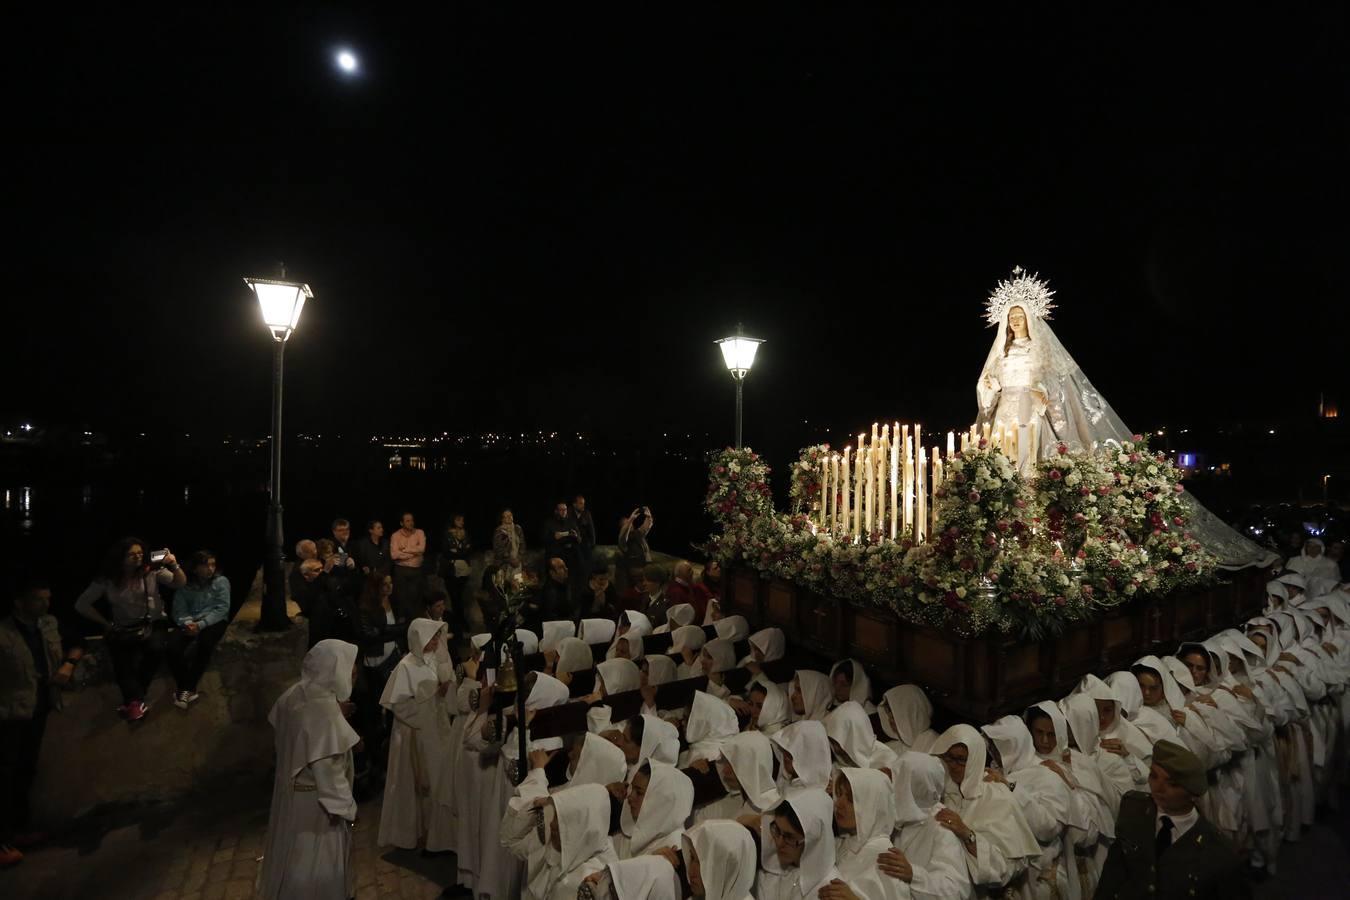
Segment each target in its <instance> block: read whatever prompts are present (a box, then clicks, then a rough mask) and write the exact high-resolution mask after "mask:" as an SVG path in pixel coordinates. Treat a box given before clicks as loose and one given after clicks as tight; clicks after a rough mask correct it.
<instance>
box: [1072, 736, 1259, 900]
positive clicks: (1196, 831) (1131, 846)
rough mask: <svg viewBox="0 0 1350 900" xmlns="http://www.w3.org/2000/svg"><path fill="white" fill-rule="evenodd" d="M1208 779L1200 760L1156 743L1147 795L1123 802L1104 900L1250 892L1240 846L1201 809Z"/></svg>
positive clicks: (1214, 898)
mask: <svg viewBox="0 0 1350 900" xmlns="http://www.w3.org/2000/svg"><path fill="white" fill-rule="evenodd" d="M1208 787H1209V782H1208V780H1207V778H1206V776H1205V766H1204V764H1203V763H1202V762H1200V759H1199V758H1198V757H1197V756H1196V755H1195V754H1194V753H1192V752H1191V751H1190V750H1187V749H1186V748H1185V747H1183V746H1181V745H1180V744H1177V743H1174V742H1172V741H1168V740H1162V741H1158V742H1157V743H1156V744H1154V745H1153V766H1152V768H1151V769H1150V770H1149V775H1148V793H1144V792H1143V791H1130V792H1129V793H1127V794H1126V795H1125V796H1124V797H1123V798H1121V801H1120V815H1119V816H1118V817H1117V819H1116V841H1115V843H1114V844H1112V845H1111V852H1110V855H1108V856H1107V857H1106V865H1105V866H1104V867H1103V868H1102V875H1101V880H1100V881H1099V882H1098V884H1097V893H1096V895H1095V896H1096V897H1097V898H1099V900H1132V898H1139V900H1145V898H1149V900H1191V898H1200V900H1204V898H1210V900H1232V898H1249V897H1251V886H1250V885H1249V884H1248V883H1247V880H1246V878H1245V876H1244V874H1243V870H1244V869H1245V868H1246V867H1245V866H1243V865H1242V864H1241V861H1240V860H1239V858H1238V855H1237V851H1236V850H1234V849H1233V845H1232V844H1230V843H1229V842H1228V839H1227V838H1225V837H1224V836H1223V835H1222V834H1221V833H1220V832H1219V829H1217V828H1215V827H1214V825H1213V824H1211V823H1210V821H1209V820H1208V819H1206V818H1205V817H1204V816H1203V815H1201V814H1200V810H1199V809H1198V808H1197V807H1196V805H1195V804H1196V801H1197V800H1198V799H1199V798H1200V797H1201V796H1202V795H1203V794H1204V793H1205V791H1206V789H1207V788H1208Z"/></svg>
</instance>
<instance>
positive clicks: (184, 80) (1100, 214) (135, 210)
mask: <svg viewBox="0 0 1350 900" xmlns="http://www.w3.org/2000/svg"><path fill="white" fill-rule="evenodd" d="M456 6H457V8H456V10H455V11H454V12H452V13H450V14H443V13H442V14H437V15H443V17H442V18H432V17H429V16H431V14H430V13H427V12H425V11H423V10H421V9H420V8H419V9H418V10H417V11H416V12H407V13H393V12H385V11H383V10H381V11H380V12H379V13H378V14H376V13H375V12H373V11H370V10H368V11H367V12H365V13H362V14H359V15H358V14H350V15H348V14H342V13H339V12H335V11H334V10H333V9H332V8H331V5H328V6H327V7H326V8H325V9H323V10H310V11H305V12H293V13H287V12H283V11H281V10H280V9H279V8H278V9H276V10H271V9H269V10H266V11H264V10H262V9H261V8H260V9H259V10H257V11H255V12H253V13H240V12H237V11H232V10H229V9H227V8H224V7H221V8H218V9H210V10H204V11H200V12H190V11H183V10H176V11H173V12H162V13H160V14H158V15H156V16H154V17H146V18H138V17H137V16H136V14H135V13H132V12H129V11H126V10H122V9H119V10H117V11H116V12H115V13H108V14H100V15H91V14H86V13H68V14H65V15H64V16H63V18H62V19H61V20H60V21H59V22H52V23H49V24H46V25H42V24H37V23H35V24H33V25H32V26H31V27H32V30H31V32H29V33H27V34H26V35H25V36H24V38H23V40H21V41H20V40H16V41H13V42H12V43H15V44H19V45H21V46H20V47H19V48H18V49H17V50H16V49H15V48H10V51H9V52H10V53H11V54H12V55H13V54H14V53H17V54H19V58H18V59H17V61H16V62H15V67H14V68H13V69H12V71H15V72H17V73H19V74H18V75H17V76H15V78H14V80H12V81H11V97H13V98H16V100H17V106H16V107H14V108H13V109H12V111H11V114H10V117H9V118H10V124H11V128H10V129H7V130H8V133H9V137H8V139H7V140H6V144H8V149H9V151H10V152H9V153H8V154H6V155H7V156H8V157H9V158H10V163H9V164H8V169H9V171H8V175H9V177H8V179H7V180H8V182H9V184H8V189H7V191H6V193H7V194H8V202H7V204H6V206H7V208H8V211H9V215H8V216H7V218H8V219H9V222H10V237H9V238H8V246H9V250H10V253H11V260H10V264H9V266H8V267H7V268H8V269H9V271H8V273H7V276H8V278H7V280H8V282H9V284H8V293H9V302H7V303H6V304H5V307H6V317H7V321H6V337H7V339H6V341H5V345H4V350H3V353H0V366H3V369H0V373H3V376H4V379H5V384H6V385H7V388H6V390H5V391H4V392H3V395H2V396H0V416H4V417H5V418H6V419H7V420H12V419H13V418H14V417H19V416H23V417H31V418H33V419H37V420H40V421H44V422H71V423H74V422H82V423H87V424H89V425H93V426H97V427H100V428H108V429H117V428H134V427H135V426H137V425H140V426H150V427H163V428H170V427H172V428H175V429H176V428H178V427H179V426H180V425H181V426H183V427H184V430H187V429H203V428H218V429H220V430H222V431H226V430H233V431H236V432H252V433H260V434H265V433H266V431H267V428H268V410H269V404H270V390H269V383H270V377H271V373H270V366H269V354H270V341H269V338H268V336H267V335H266V333H265V332H264V330H263V329H262V326H261V323H260V321H259V319H258V315H257V311H256V304H255V303H254V301H253V300H252V299H251V295H250V294H249V293H248V291H247V289H246V288H245V287H244V285H243V284H242V281H241V280H240V279H241V276H243V275H245V274H249V273H257V274H261V275H269V274H273V273H274V269H273V267H274V265H275V263H276V261H278V260H284V261H285V263H286V265H287V269H288V272H289V274H290V275H291V276H292V277H294V278H297V279H302V280H305V281H308V282H309V283H310V284H311V285H312V286H313V288H314V291H315V294H316V299H315V300H314V301H313V303H312V304H311V305H309V306H307V307H306V309H305V313H304V318H303V320H302V322H301V324H300V328H299V330H298V331H297V333H296V335H295V337H294V338H293V339H292V341H291V344H290V345H289V348H288V351H287V359H288V366H287V379H288V395H287V403H288V407H287V408H288V416H289V418H288V423H289V427H294V428H295V429H298V430H311V431H323V430H344V429H346V430H350V431H375V430H382V429H397V428H435V429H436V430H441V429H449V430H452V431H454V430H467V429H487V428H515V427H543V428H558V429H578V430H588V431H590V430H595V431H600V432H608V433H615V434H624V433H632V432H638V431H652V430H662V429H664V428H667V427H670V428H675V429H679V430H686V429H692V430H712V431H717V430H718V429H720V430H721V432H722V433H724V434H725V436H727V437H729V431H730V424H731V408H732V397H733V394H732V384H731V379H730V378H729V376H728V375H727V373H726V371H725V369H724V368H723V367H722V363H721V360H720V356H719V354H718V353H717V350H716V348H715V347H714V346H713V344H712V341H713V340H714V339H715V338H717V337H720V336H722V335H723V334H724V333H726V332H727V331H728V330H729V329H734V326H735V324H736V322H737V321H738V320H740V321H743V322H744V323H745V327H746V330H747V332H749V333H752V334H755V335H757V336H760V337H764V338H767V339H768V343H767V344H766V345H765V346H764V348H763V350H762V356H761V358H760V360H759V362H758V364H757V367H756V369H755V370H754V372H753V373H752V375H751V376H750V379H749V381H748V382H747V387H746V402H747V419H746V433H747V441H749V442H753V441H754V439H755V436H756V432H757V431H758V432H759V433H760V434H763V433H764V432H765V431H766V430H769V429H774V428H780V427H782V426H783V423H785V422H787V421H788V420H792V421H796V420H804V419H816V420H826V421H829V422H830V423H832V424H834V425H835V426H836V427H837V428H838V429H840V430H841V433H847V431H848V430H850V429H852V430H857V428H858V427H859V426H861V425H863V424H864V423H870V422H871V421H873V420H874V419H877V418H880V417H884V418H901V419H908V420H911V421H912V420H915V419H918V420H921V421H926V422H930V423H932V425H933V426H934V427H948V426H950V425H955V424H958V423H961V422H968V421H969V420H971V419H972V418H973V417H974V414H975V398H974V381H975V379H976V376H977V375H978V372H979V368H980V365H981V363H982V362H983V359H984V355H985V353H986V351H987V349H988V347H989V342H990V340H991V337H992V333H991V332H990V331H988V330H986V329H985V326H984V323H983V320H982V318H981V315H982V310H983V301H984V298H985V297H986V295H987V294H988V292H989V291H990V290H991V289H992V287H993V286H994V284H995V283H996V282H997V280H998V279H999V278H1001V277H1005V276H1006V275H1007V274H1008V272H1009V270H1010V269H1011V267H1012V266H1013V265H1015V264H1021V265H1023V266H1025V267H1027V268H1029V269H1032V270H1036V271H1039V272H1040V273H1041V274H1042V275H1043V276H1045V277H1048V278H1049V279H1050V282H1051V286H1052V287H1053V288H1055V289H1057V290H1058V298H1057V299H1058V300H1059V309H1058V311H1057V315H1056V318H1055V320H1054V324H1055V327H1056V329H1057V332H1058V334H1059V335H1060V337H1061V339H1062V340H1063V342H1064V343H1065V345H1066V346H1067V347H1068V348H1069V349H1070V351H1071V352H1072V353H1073V354H1074V355H1075V357H1076V358H1077V360H1078V362H1079V363H1080V364H1081V365H1082V366H1083V368H1084V369H1085V371H1086V372H1087V374H1088V376H1089V377H1090V378H1091V379H1092V380H1093V381H1094V382H1095V383H1096V385H1097V386H1098V388H1100V389H1101V390H1102V392H1103V393H1104V394H1105V396H1106V397H1107V398H1108V400H1110V401H1111V402H1112V403H1113V404H1114V405H1115V406H1116V408H1117V409H1118V410H1119V411H1120V412H1121V414H1122V416H1123V417H1124V418H1125V420H1126V421H1127V422H1131V423H1140V424H1139V425H1138V426H1136V427H1146V426H1152V425H1153V424H1155V423H1163V422H1172V421H1179V420H1180V418H1183V417H1184V418H1186V419H1188V420H1190V421H1197V420H1207V421H1225V420H1232V419H1251V418H1256V417H1263V416H1269V415H1272V414H1275V413H1278V412H1279V411H1282V410H1293V409H1298V410H1300V411H1307V412H1309V413H1310V412H1311V411H1312V410H1314V409H1315V406H1316V403H1317V393H1318V391H1319V390H1324V389H1325V390H1332V391H1337V390H1339V391H1340V401H1341V404H1342V406H1344V405H1345V404H1347V403H1350V396H1347V394H1346V393H1345V392H1344V386H1345V383H1346V381H1347V379H1346V377H1345V372H1346V358H1347V347H1346V315H1347V314H1346V307H1347V297H1348V294H1350V292H1348V291H1347V287H1346V285H1347V284H1348V283H1350V265H1348V264H1347V260H1348V259H1350V253H1348V251H1350V228H1348V227H1347V224H1346V221H1347V210H1348V209H1350V202H1348V201H1350V190H1347V171H1348V170H1350V131H1348V129H1347V115H1348V112H1347V111H1348V110H1350V65H1348V64H1347V60H1348V59H1350V57H1348V56H1347V54H1346V52H1345V46H1346V45H1347V42H1348V41H1350V28H1347V18H1346V12H1345V10H1344V8H1343V7H1341V8H1338V9H1335V10H1331V9H1328V10H1324V11H1322V12H1319V13H1317V15H1316V17H1306V18H1295V17H1293V14H1290V13H1287V12H1285V11H1283V10H1277V9H1275V8H1273V7H1272V8H1269V9H1267V10H1266V11H1265V13H1264V15H1263V17H1260V18H1248V19H1240V20H1239V19H1235V18H1234V17H1235V16H1237V15H1239V14H1238V13H1236V12H1234V11H1233V8H1231V7H1230V8H1227V9H1225V10H1224V11H1223V16H1224V18H1223V19H1219V18H1214V17H1211V14H1208V13H1206V14H1192V13H1186V12H1182V11H1178V10H1175V9H1164V8H1163V7H1161V6H1159V7H1151V6H1149V5H1134V6H1128V7H1111V8H1110V10H1111V15H1110V17H1106V16H1105V15H1104V14H1103V13H1099V12H1092V13H1081V14H1080V13H1078V12H1075V13H1072V14H1067V13H1064V12H1063V11H1062V8H1061V10H1060V11H1059V12H1058V13H1057V14H1056V15H1055V16H1054V17H1050V16H1049V15H1048V14H1047V15H1045V16H1043V17H1040V18H1031V17H1029V16H1028V14H1027V13H1025V12H1023V11H1022V10H1021V9H1013V8H1011V7H1012V5H1008V4H1000V5H999V7H998V8H997V11H996V12H977V11H968V12H964V13H951V12H946V11H944V12H941V13H938V12H917V13H915V12H905V13H901V14H896V15H894V16H880V15H875V14H868V15H858V14H851V13H848V12H844V11H840V10H829V9H821V10H818V11H817V13H816V14H814V15H796V14H789V13H785V12H783V11H781V10H780V9H777V8H775V7H773V6H769V5H765V6H762V7H759V6H756V7H755V10H754V12H753V13H751V12H741V13H736V14H735V15H736V16H737V17H736V18H729V17H728V16H729V15H731V14H730V13H729V12H728V8H729V7H728V5H725V4H723V5H720V6H715V7H714V6H710V7H708V8H706V9H704V10H703V11H702V13H699V12H697V11H696V10H695V9H694V7H691V6H688V5H671V6H669V7H667V8H666V10H665V12H658V11H657V10H656V9H655V8H654V7H653V6H651V5H648V4H639V5H636V6H629V7H626V8H621V7H615V8H614V10H615V11H611V12H610V14H608V15H598V14H597V15H595V16H594V17H587V18H583V17H581V15H580V14H578V13H577V12H576V11H575V9H573V8H572V7H573V5H571V4H567V5H566V6H567V7H568V8H567V9H561V8H558V9H550V10H548V11H541V7H536V6H530V7H529V11H528V14H527V13H526V12H525V11H524V10H525V9H526V7H521V8H520V9H521V11H520V12H517V13H508V12H504V11H502V10H501V9H499V8H498V7H499V6H500V4H475V5H473V6H469V5H456ZM555 6H556V7H561V6H563V5H561V4H554V5H550V7H555ZM1017 6H1018V7H1020V6H1022V5H1021V4H1018V5H1017ZM1327 6H1328V7H1330V6H1332V5H1330V4H1328V5H1327ZM620 10H621V11H620ZM1243 15H1245V14H1243ZM16 36H17V35H16ZM341 46H347V47H350V48H351V49H352V50H353V51H354V52H355V53H356V54H357V55H358V56H359V57H360V61H361V67H362V68H361V73H360V75H359V76H358V77H355V78H348V77H345V76H343V75H342V73H340V72H339V71H338V70H337V68H336V66H335V64H334V60H333V57H334V54H335V53H336V51H337V49H338V48H339V47H341Z"/></svg>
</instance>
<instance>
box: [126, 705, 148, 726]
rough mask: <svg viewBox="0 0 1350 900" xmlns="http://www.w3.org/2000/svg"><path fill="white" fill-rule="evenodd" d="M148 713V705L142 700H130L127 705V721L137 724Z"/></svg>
mask: <svg viewBox="0 0 1350 900" xmlns="http://www.w3.org/2000/svg"><path fill="white" fill-rule="evenodd" d="M149 711H150V704H149V703H146V702H145V701H144V700H132V701H131V702H130V703H128V704H127V721H128V722H139V721H140V720H141V719H144V718H145V714H146V713H148V712H149Z"/></svg>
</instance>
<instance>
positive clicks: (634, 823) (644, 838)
mask: <svg viewBox="0 0 1350 900" xmlns="http://www.w3.org/2000/svg"><path fill="white" fill-rule="evenodd" d="M649 765H650V767H651V768H650V771H651V777H650V778H648V779H647V796H646V797H645V798H644V799H643V801H642V810H641V811H640V812H639V813H638V815H637V817H636V818H634V816H633V810H632V807H631V806H629V804H628V803H624V804H623V809H622V811H621V812H620V813H619V830H620V832H621V835H616V836H615V839H614V851H615V852H616V853H618V854H619V857H620V858H621V859H629V858H631V857H634V856H641V855H642V854H644V853H652V852H654V851H656V850H658V849H660V848H661V847H679V846H680V835H681V834H682V833H683V831H684V821H685V819H687V818H689V813H690V812H691V811H692V810H693V807H694V784H693V782H691V781H690V780H689V776H688V775H686V774H684V773H683V772H681V771H680V770H679V769H677V768H675V767H674V766H668V765H666V764H665V763H659V762H654V763H649Z"/></svg>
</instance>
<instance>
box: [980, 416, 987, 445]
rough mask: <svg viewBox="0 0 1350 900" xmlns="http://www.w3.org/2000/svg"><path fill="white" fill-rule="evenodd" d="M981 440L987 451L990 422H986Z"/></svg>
mask: <svg viewBox="0 0 1350 900" xmlns="http://www.w3.org/2000/svg"><path fill="white" fill-rule="evenodd" d="M980 439H981V440H983V441H984V446H985V448H986V449H987V448H988V447H989V423H988V422H985V423H984V431H983V432H982V433H981V434H980Z"/></svg>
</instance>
